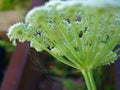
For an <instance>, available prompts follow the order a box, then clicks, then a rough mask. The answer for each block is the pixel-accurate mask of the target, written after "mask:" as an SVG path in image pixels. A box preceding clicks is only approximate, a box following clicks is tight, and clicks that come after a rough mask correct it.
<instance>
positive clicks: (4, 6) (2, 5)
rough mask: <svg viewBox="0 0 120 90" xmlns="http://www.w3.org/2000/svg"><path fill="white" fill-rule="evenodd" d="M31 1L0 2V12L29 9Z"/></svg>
mask: <svg viewBox="0 0 120 90" xmlns="http://www.w3.org/2000/svg"><path fill="white" fill-rule="evenodd" d="M30 3H31V0H0V10H3V11H4V10H10V9H17V8H27V7H29V5H30Z"/></svg>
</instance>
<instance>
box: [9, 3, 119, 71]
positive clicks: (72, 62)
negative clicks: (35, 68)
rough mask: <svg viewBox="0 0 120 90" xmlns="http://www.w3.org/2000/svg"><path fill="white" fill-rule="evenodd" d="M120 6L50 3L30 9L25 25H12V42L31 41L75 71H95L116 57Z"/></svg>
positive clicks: (10, 32) (10, 31) (40, 49)
mask: <svg viewBox="0 0 120 90" xmlns="http://www.w3.org/2000/svg"><path fill="white" fill-rule="evenodd" d="M119 8H120V7H119V6H114V5H110V4H108V5H103V6H99V7H97V6H94V7H93V6H90V5H87V4H84V3H83V2H80V1H78V2H75V1H74V2H72V1H71V3H68V1H66V2H62V1H58V2H57V1H56V2H53V1H50V2H49V3H46V4H45V5H44V6H41V7H36V8H34V9H33V10H31V11H30V12H29V13H28V14H27V15H26V18H25V23H24V24H23V23H18V24H15V25H13V26H12V27H11V28H10V29H9V32H8V37H9V38H10V40H11V41H14V42H15V40H16V39H18V40H20V41H22V42H23V41H25V40H27V41H30V44H31V47H34V48H35V49H36V50H37V51H42V50H46V51H47V52H49V53H50V54H51V55H53V56H54V57H55V58H56V59H57V60H59V61H61V62H63V63H64V64H67V65H69V66H72V67H74V68H76V69H80V70H84V69H88V68H90V69H94V68H96V67H98V66H102V65H106V64H110V63H113V62H114V60H116V59H117V58H118V57H119V55H118V54H117V52H118V51H119V49H117V50H114V48H115V46H116V45H117V44H119V43H120V14H119V13H120V10H119Z"/></svg>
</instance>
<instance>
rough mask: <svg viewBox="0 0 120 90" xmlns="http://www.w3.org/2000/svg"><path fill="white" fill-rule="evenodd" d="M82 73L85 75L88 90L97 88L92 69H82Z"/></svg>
mask: <svg viewBox="0 0 120 90" xmlns="http://www.w3.org/2000/svg"><path fill="white" fill-rule="evenodd" d="M82 74H83V76H84V79H85V82H86V85H87V88H88V90H96V86H95V82H94V78H93V73H92V70H91V69H88V70H82Z"/></svg>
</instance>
